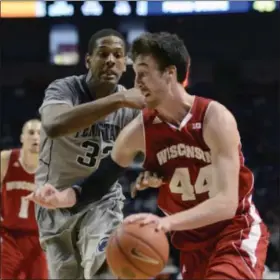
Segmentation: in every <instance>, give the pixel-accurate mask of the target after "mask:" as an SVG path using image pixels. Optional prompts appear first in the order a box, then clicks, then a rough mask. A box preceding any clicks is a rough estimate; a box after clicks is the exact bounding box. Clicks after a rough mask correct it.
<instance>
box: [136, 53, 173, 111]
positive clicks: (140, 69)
mask: <svg viewBox="0 0 280 280" xmlns="http://www.w3.org/2000/svg"><path fill="white" fill-rule="evenodd" d="M134 71H135V85H136V86H137V87H138V88H139V89H140V90H141V92H142V94H143V95H144V96H145V99H146V102H147V105H148V107H149V108H156V107H157V106H158V105H160V104H161V102H162V101H163V100H164V99H165V98H166V96H167V95H168V94H169V92H170V81H169V80H170V79H168V75H167V72H166V71H164V72H162V71H160V70H159V67H158V64H157V62H156V60H155V59H154V58H153V57H152V56H151V55H139V56H137V58H136V59H135V62H134Z"/></svg>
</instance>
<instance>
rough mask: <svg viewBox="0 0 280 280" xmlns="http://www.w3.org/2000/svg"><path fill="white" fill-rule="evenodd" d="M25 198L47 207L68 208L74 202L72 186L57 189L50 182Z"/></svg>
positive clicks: (74, 195) (74, 196)
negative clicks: (61, 189) (60, 189)
mask: <svg viewBox="0 0 280 280" xmlns="http://www.w3.org/2000/svg"><path fill="white" fill-rule="evenodd" d="M25 199H27V200H30V201H33V202H35V203H36V204H38V205H40V206H42V207H45V208H48V209H57V208H69V207H72V206H74V205H75V204H76V194H75V191H74V190H73V189H72V188H68V189H65V190H63V191H59V190H57V189H56V188H55V187H54V186H52V185H51V184H45V185H44V186H43V187H41V188H39V189H37V190H36V191H35V192H33V193H31V194H30V195H28V196H26V197H25Z"/></svg>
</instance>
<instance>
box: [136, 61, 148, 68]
mask: <svg viewBox="0 0 280 280" xmlns="http://www.w3.org/2000/svg"><path fill="white" fill-rule="evenodd" d="M137 66H144V67H148V64H147V63H145V62H140V63H137Z"/></svg>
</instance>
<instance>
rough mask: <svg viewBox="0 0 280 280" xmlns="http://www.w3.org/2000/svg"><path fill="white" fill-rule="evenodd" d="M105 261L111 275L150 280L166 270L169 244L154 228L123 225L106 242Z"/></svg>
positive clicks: (133, 224)
mask: <svg viewBox="0 0 280 280" xmlns="http://www.w3.org/2000/svg"><path fill="white" fill-rule="evenodd" d="M106 257H107V262H108V264H109V267H110V269H111V271H112V273H113V274H114V275H115V276H117V277H119V278H122V279H150V278H152V277H155V276H156V275H158V274H159V273H160V272H161V271H162V270H163V268H164V267H165V265H166V263H167V261H168V257H169V243H168V240H167V237H166V235H165V233H164V232H163V231H157V230H156V228H155V225H152V224H151V225H141V224H140V223H139V222H136V223H131V224H122V225H121V226H120V227H119V228H118V229H117V230H116V231H115V232H114V233H113V234H112V235H111V237H110V238H109V241H108V244H107V248H106Z"/></svg>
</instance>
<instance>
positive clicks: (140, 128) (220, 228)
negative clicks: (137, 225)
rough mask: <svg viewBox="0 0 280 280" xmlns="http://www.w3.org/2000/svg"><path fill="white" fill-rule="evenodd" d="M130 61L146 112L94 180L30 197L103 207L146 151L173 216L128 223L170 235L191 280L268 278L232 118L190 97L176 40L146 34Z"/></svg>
mask: <svg viewBox="0 0 280 280" xmlns="http://www.w3.org/2000/svg"><path fill="white" fill-rule="evenodd" d="M132 56H133V60H134V70H135V73H136V80H135V82H136V85H137V87H139V88H140V89H141V92H142V94H143V95H144V96H145V100H146V103H147V106H148V109H145V110H144V111H143V114H142V116H139V117H138V118H136V119H134V120H133V121H132V122H131V123H129V124H128V125H127V126H126V127H125V128H124V129H123V130H122V132H121V133H120V135H119V136H118V138H117V140H116V142H115V145H114V148H113V150H112V153H111V156H110V157H107V158H105V159H104V160H102V162H101V163H100V165H99V168H98V170H97V171H95V173H93V174H91V175H90V176H89V177H88V178H86V179H84V180H83V181H80V182H77V184H76V185H74V186H73V187H72V188H68V189H66V190H65V191H62V192H58V191H55V190H51V191H50V190H47V187H46V190H42V189H40V192H38V193H33V194H32V195H31V196H30V199H32V200H35V201H36V202H38V203H42V202H45V205H46V206H47V207H49V208H56V207H70V206H73V205H75V204H76V203H79V202H84V201H86V200H89V201H90V200H93V199H97V198H98V195H100V192H101V190H100V189H102V190H103V191H106V190H105V189H106V186H107V187H108V188H109V187H110V185H111V184H112V182H114V181H115V180H116V179H117V178H118V177H119V176H121V174H122V173H123V171H124V170H125V168H127V167H128V166H130V165H131V163H132V161H133V159H134V157H135V155H136V154H137V153H138V152H143V153H145V155H146V158H145V162H144V167H145V169H146V170H148V171H150V172H151V174H153V173H155V174H157V175H158V176H161V177H162V178H163V181H164V183H163V184H162V185H161V186H160V188H159V195H158V205H159V207H160V208H161V209H162V210H163V211H164V212H165V213H166V214H167V216H166V217H163V218H161V217H158V216H155V215H152V214H147V213H140V214H135V215H131V216H129V217H127V218H126V220H125V222H128V223H129V222H134V221H136V220H142V222H143V223H144V224H147V223H155V224H157V227H158V229H162V230H164V231H166V232H171V233H172V243H173V245H174V246H175V247H176V248H178V249H179V250H180V252H181V273H182V276H183V278H184V279H261V277H262V273H263V271H264V263H265V259H266V252H267V246H268V237H269V234H268V232H267V228H266V226H265V225H264V223H263V222H262V220H261V218H260V216H259V214H258V212H257V210H256V208H255V206H254V204H253V202H252V191H253V184H254V179H253V174H252V172H251V171H250V170H249V169H248V168H247V167H246V166H245V165H244V157H243V155H242V152H241V143H240V136H239V132H238V128H237V124H236V121H235V118H234V117H233V115H232V114H231V113H230V112H229V111H228V110H227V109H226V108H225V107H224V106H223V105H221V104H220V103H218V102H215V101H212V100H208V99H205V98H202V97H199V96H191V95H189V94H188V93H187V92H186V91H185V89H184V88H183V86H182V82H183V81H184V78H185V77H186V73H187V69H188V66H189V63H190V58H189V54H188V51H187V49H186V47H185V45H184V43H183V42H182V41H181V40H180V39H179V38H178V37H177V36H176V35H174V34H169V33H154V34H150V33H148V34H144V35H142V36H140V37H139V38H138V39H136V40H135V41H134V43H133V45H132ZM108 174H109V175H110V176H108ZM148 179H149V181H151V182H152V181H153V177H151V178H148ZM141 180H142V178H140V180H139V181H141ZM157 180H158V179H157V178H156V177H155V178H154V181H157ZM144 181H145V180H144ZM144 181H143V182H144ZM92 186H96V187H95V188H94V187H92ZM100 186H102V188H101V187H100ZM44 194H45V195H44ZM41 195H43V196H44V199H45V200H44V201H42V199H41Z"/></svg>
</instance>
